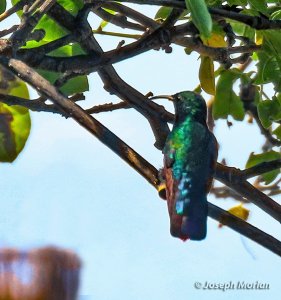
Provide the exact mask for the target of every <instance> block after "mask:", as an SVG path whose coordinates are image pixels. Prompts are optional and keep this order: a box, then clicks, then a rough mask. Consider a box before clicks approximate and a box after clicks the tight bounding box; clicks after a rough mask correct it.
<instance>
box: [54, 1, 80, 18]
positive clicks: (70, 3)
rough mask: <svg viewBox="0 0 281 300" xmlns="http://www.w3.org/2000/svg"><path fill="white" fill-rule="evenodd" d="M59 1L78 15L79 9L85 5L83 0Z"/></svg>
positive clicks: (69, 10)
mask: <svg viewBox="0 0 281 300" xmlns="http://www.w3.org/2000/svg"><path fill="white" fill-rule="evenodd" d="M57 2H58V4H60V5H61V6H62V7H63V8H65V9H66V10H67V11H68V12H69V13H71V14H72V15H73V16H76V15H77V13H78V11H79V10H80V9H81V8H82V7H83V6H84V3H83V2H84V1H83V0H57Z"/></svg>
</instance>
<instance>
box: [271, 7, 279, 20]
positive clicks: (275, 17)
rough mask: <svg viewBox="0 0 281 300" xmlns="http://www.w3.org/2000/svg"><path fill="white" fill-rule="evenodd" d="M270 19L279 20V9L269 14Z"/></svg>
mask: <svg viewBox="0 0 281 300" xmlns="http://www.w3.org/2000/svg"><path fill="white" fill-rule="evenodd" d="M270 19H271V20H280V19H281V9H279V10H277V11H275V12H274V13H272V14H271V16H270Z"/></svg>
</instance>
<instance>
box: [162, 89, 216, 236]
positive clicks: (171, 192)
mask: <svg viewBox="0 0 281 300" xmlns="http://www.w3.org/2000/svg"><path fill="white" fill-rule="evenodd" d="M160 97H162V98H168V99H169V100H172V101H173V103H174V106H175V122H174V126H173V129H172V131H171V133H170V134H169V136H168V138H167V141H166V144H165V147H164V149H163V153H164V168H163V169H162V170H161V176H162V179H163V180H164V182H165V189H166V199H167V202H168V210H169V215H170V230H171V234H172V235H173V236H175V237H178V238H180V239H182V240H186V239H191V240H202V239H204V238H205V237H206V232H207V224H206V223H207V215H208V203H207V194H208V192H209V190H210V187H211V184H212V179H213V175H214V171H215V164H216V160H217V141H216V138H215V137H214V135H213V134H212V133H211V132H210V131H209V129H208V127H207V123H206V119H207V107H206V103H205V101H204V99H203V98H202V97H201V96H200V95H198V94H196V93H194V92H190V91H184V92H180V93H177V94H175V95H173V96H166V97H165V96H159V97H157V98H160Z"/></svg>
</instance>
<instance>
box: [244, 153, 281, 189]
mask: <svg viewBox="0 0 281 300" xmlns="http://www.w3.org/2000/svg"><path fill="white" fill-rule="evenodd" d="M280 158H281V154H280V153H279V152H276V151H273V150H272V151H269V152H265V153H261V154H254V153H251V155H250V157H249V158H248V161H247V163H246V168H251V167H253V166H255V165H258V164H261V163H263V162H269V161H272V160H275V159H280ZM279 172H280V168H279V169H276V170H273V171H270V172H267V173H265V174H262V175H261V176H262V178H263V181H264V182H265V184H269V183H271V182H272V181H273V180H274V179H275V178H276V177H277V176H278V174H279Z"/></svg>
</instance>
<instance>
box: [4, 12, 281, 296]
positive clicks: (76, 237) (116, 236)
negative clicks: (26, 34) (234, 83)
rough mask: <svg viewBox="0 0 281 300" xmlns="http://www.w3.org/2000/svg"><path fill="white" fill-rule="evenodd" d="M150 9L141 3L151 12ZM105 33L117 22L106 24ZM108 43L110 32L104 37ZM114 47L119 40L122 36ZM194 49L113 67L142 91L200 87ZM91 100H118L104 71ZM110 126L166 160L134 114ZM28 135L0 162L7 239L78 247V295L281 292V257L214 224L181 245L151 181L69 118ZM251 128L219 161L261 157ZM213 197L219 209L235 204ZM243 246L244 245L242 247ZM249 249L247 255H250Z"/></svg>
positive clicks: (269, 226) (38, 119)
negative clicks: (13, 156)
mask: <svg viewBox="0 0 281 300" xmlns="http://www.w3.org/2000/svg"><path fill="white" fill-rule="evenodd" d="M149 11H150V10H148V9H147V10H146V12H147V14H148V13H149ZM108 29H110V27H109V28H108ZM99 40H100V41H102V42H103V44H104V45H105V44H106V46H105V48H110V47H112V44H111V45H110V44H109V39H108V38H100V39H99ZM116 45H117V40H116ZM197 57H198V56H197V55H193V56H192V57H191V56H186V55H185V54H184V51H183V50H182V49H180V48H176V47H175V48H174V52H173V54H170V55H167V54H165V53H164V52H156V51H153V52H150V53H146V54H144V55H142V56H139V57H136V58H133V59H132V60H130V61H126V62H122V63H119V64H118V65H116V69H117V71H118V72H119V74H120V75H121V76H122V77H123V78H124V79H125V80H128V83H130V84H132V85H133V86H134V87H136V88H137V89H138V90H140V91H141V92H143V93H147V92H148V91H153V92H154V93H156V94H157V93H159V94H160V93H161V94H166V93H168V94H173V93H175V92H178V91H181V90H188V89H193V88H194V87H195V86H196V85H197V84H198V79H197V72H198V63H197ZM90 86H91V92H90V93H88V99H89V100H88V101H87V103H88V104H89V105H90V104H93V103H96V104H98V103H103V102H111V101H112V100H116V99H115V98H114V97H109V96H108V95H107V94H106V93H105V92H103V91H102V84H101V82H100V80H99V79H98V78H97V76H93V77H92V78H91V82H90ZM98 119H99V120H101V121H103V122H104V123H105V124H106V126H108V127H109V128H110V129H111V130H112V131H114V132H115V133H117V134H118V135H120V136H121V137H122V138H123V139H124V140H125V141H126V142H127V143H129V144H130V145H131V146H132V147H133V148H135V149H136V150H137V151H138V152H139V153H140V154H142V155H143V156H144V157H145V158H146V159H148V160H149V161H150V162H151V163H152V164H153V165H155V166H156V167H161V164H162V154H161V153H160V152H159V151H158V150H156V149H155V148H154V147H153V143H154V140H153V136H152V134H151V131H150V128H149V126H148V123H147V122H146V121H145V120H144V119H143V118H142V117H139V116H138V114H136V113H135V112H133V111H130V110H125V111H120V112H113V113H107V114H104V115H100V116H98ZM32 123H33V127H32V132H31V135H30V139H29V141H28V143H27V145H26V148H25V150H24V151H23V153H22V154H21V155H20V156H19V157H18V159H17V160H16V161H15V162H14V163H13V164H2V165H1V167H0V178H1V183H0V188H1V193H2V205H1V215H2V217H1V218H0V246H1V247H3V246H16V247H19V248H24V249H26V248H30V247H37V246H44V245H49V244H53V245H57V246H61V247H66V248H71V249H73V250H74V251H76V252H77V253H78V254H79V255H80V257H81V259H82V260H83V264H84V266H83V270H82V284H81V288H80V294H82V295H91V297H88V298H85V299H87V300H88V299H98V300H106V299H110V300H115V299H116V300H119V299H122V300H127V299H128V300H129V299H134V300H138V299H148V300H150V299H153V300H155V299H157V300H158V299H161V300H174V299H177V300H186V299H188V300H189V299H198V298H200V299H201V300H204V299H237V298H239V299H240V300H243V299H249V298H254V299H256V300H258V299H265V298H266V299H272V300H275V299H276V300H277V299H279V296H280V267H281V263H280V258H279V257H277V256H276V255H275V254H272V253H271V252H269V251H268V250H266V249H264V248H262V247H261V246H259V245H257V244H255V243H253V242H251V241H250V240H248V239H246V238H243V237H241V236H240V235H239V234H237V233H236V232H234V231H232V230H230V229H228V228H226V227H224V228H223V229H218V226H217V222H215V221H213V220H211V219H210V220H209V222H208V236H207V238H206V240H204V241H202V242H191V241H187V242H185V243H183V242H181V241H180V240H177V239H174V238H172V237H171V236H170V234H169V219H168V213H167V207H166V203H165V202H164V201H162V200H160V199H159V197H158V195H157V193H156V191H155V190H154V189H153V188H152V187H151V186H150V185H149V184H147V183H146V181H145V180H144V179H143V178H142V177H141V176H140V175H138V174H137V173H136V172H135V171H133V170H132V169H131V168H130V167H129V166H128V165H126V164H125V163H124V162H123V161H121V160H120V159H119V158H118V157H117V156H116V155H115V154H113V153H112V152H111V151H110V150H108V149H107V148H106V147H105V146H103V145H102V144H101V143H100V142H99V141H97V139H95V138H94V137H93V136H91V135H90V134H89V133H88V132H86V131H85V130H84V129H83V128H80V127H79V126H78V125H77V124H76V123H75V122H74V121H72V120H65V119H64V118H61V117H60V116H57V115H52V114H46V113H32ZM257 133H258V130H257V129H256V127H255V126H254V125H252V126H249V125H246V126H242V125H239V124H238V125H236V124H235V126H233V127H232V128H231V129H228V128H226V125H225V122H223V121H221V122H219V124H218V126H217V129H216V134H217V138H218V140H219V141H223V146H222V147H221V148H220V158H222V157H225V158H226V159H227V161H228V163H229V164H233V165H235V166H238V167H243V166H244V165H245V161H246V160H247V155H248V154H249V153H250V152H251V151H256V152H260V145H261V143H262V142H261V141H260V140H259V138H260V137H259V135H258V134H257ZM209 200H211V201H213V202H214V203H216V204H217V205H221V206H222V207H224V208H229V207H231V206H232V205H234V204H235V203H234V202H233V201H231V200H229V201H225V200H222V199H220V200H214V199H213V198H212V197H211V196H210V197H209ZM247 207H248V208H249V209H250V210H251V215H250V222H251V223H253V224H254V225H257V226H259V227H260V228H263V229H264V230H266V231H267V232H269V233H271V234H272V235H274V236H277V237H279V238H281V234H280V227H279V226H280V225H278V224H277V222H276V221H274V220H273V219H271V218H270V217H268V216H267V215H266V214H264V213H263V212H262V211H261V210H260V209H258V208H256V207H255V206H254V205H248V206H247ZM245 245H246V246H245ZM247 249H248V250H247ZM205 281H209V282H215V283H226V282H229V281H232V282H234V283H237V281H245V282H255V281H258V282H260V283H268V284H269V285H270V289H269V290H266V291H253V290H248V291H247V290H242V291H238V290H230V291H226V292H222V291H215V290H212V291H206V290H196V289H195V288H194V283H195V282H201V283H205Z"/></svg>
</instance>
